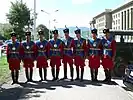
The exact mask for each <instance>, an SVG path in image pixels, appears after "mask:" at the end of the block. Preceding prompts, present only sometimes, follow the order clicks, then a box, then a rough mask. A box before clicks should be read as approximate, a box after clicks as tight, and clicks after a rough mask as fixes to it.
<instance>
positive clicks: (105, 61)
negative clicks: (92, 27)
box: [102, 29, 116, 82]
mask: <svg viewBox="0 0 133 100" xmlns="http://www.w3.org/2000/svg"><path fill="white" fill-rule="evenodd" d="M103 33H104V34H105V38H103V39H102V47H103V57H102V66H103V68H104V72H105V77H106V78H105V80H104V82H110V81H111V71H112V69H113V67H114V59H115V55H116V41H115V40H114V39H113V37H111V35H110V33H109V29H104V30H103Z"/></svg>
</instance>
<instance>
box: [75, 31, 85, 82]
mask: <svg viewBox="0 0 133 100" xmlns="http://www.w3.org/2000/svg"><path fill="white" fill-rule="evenodd" d="M75 34H76V37H77V38H76V39H74V64H75V66H76V72H77V78H76V80H79V68H81V80H80V81H83V74H84V66H85V58H86V40H85V39H83V38H81V30H80V29H77V30H75Z"/></svg>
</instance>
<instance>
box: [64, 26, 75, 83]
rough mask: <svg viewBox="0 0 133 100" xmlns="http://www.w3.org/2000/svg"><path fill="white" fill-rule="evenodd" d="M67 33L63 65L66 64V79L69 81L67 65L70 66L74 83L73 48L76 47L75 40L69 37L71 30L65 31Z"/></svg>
mask: <svg viewBox="0 0 133 100" xmlns="http://www.w3.org/2000/svg"><path fill="white" fill-rule="evenodd" d="M63 32H64V33H65V40H63V43H64V49H63V50H64V53H63V64H64V78H63V79H67V63H68V64H69V66H70V71H71V81H73V70H74V69H73V47H74V39H73V38H72V37H70V36H69V29H68V28H66V29H64V30H63Z"/></svg>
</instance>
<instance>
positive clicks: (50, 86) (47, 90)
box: [0, 67, 133, 100]
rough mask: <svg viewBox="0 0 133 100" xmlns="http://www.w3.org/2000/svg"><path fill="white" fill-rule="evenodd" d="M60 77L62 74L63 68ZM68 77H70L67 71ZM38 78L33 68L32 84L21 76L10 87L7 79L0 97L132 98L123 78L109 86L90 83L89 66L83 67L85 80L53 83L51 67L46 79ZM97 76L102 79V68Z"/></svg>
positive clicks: (22, 99)
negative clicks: (17, 82)
mask: <svg viewBox="0 0 133 100" xmlns="http://www.w3.org/2000/svg"><path fill="white" fill-rule="evenodd" d="M75 73H76V72H75ZM22 74H23V73H22ZM59 76H60V78H62V77H63V71H62V68H61V71H60V75H59ZM68 76H70V75H69V73H68ZM75 77H76V75H75V76H74V78H75ZM69 78H70V77H69ZM39 79H40V78H39V75H38V69H35V70H34V80H35V82H34V83H28V84H25V83H24V82H25V81H26V79H25V77H24V76H23V75H21V77H20V81H21V82H22V84H20V85H13V86H12V85H10V82H9V83H7V84H4V85H3V86H2V87H1V89H0V100H9V99H11V100H133V95H132V92H131V90H129V89H127V88H126V87H125V86H124V85H123V83H122V80H118V79H114V80H113V81H114V82H112V84H110V85H108V84H103V83H102V82H99V83H97V84H96V83H91V81H90V72H89V68H88V67H85V73H84V82H79V81H74V82H71V81H70V80H65V81H59V82H52V81H50V80H51V79H52V76H51V71H50V68H49V70H48V79H49V81H47V82H38V80H39ZM98 79H99V80H103V79H104V73H103V70H102V69H101V68H100V69H99V75H98Z"/></svg>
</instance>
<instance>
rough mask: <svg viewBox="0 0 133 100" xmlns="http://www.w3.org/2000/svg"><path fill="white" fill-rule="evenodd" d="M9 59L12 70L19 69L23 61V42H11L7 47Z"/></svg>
mask: <svg viewBox="0 0 133 100" xmlns="http://www.w3.org/2000/svg"><path fill="white" fill-rule="evenodd" d="M6 54H7V61H8V63H9V69H10V70H19V69H20V62H21V56H20V54H21V44H20V43H18V42H15V43H9V44H8V45H7V49H6Z"/></svg>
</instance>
